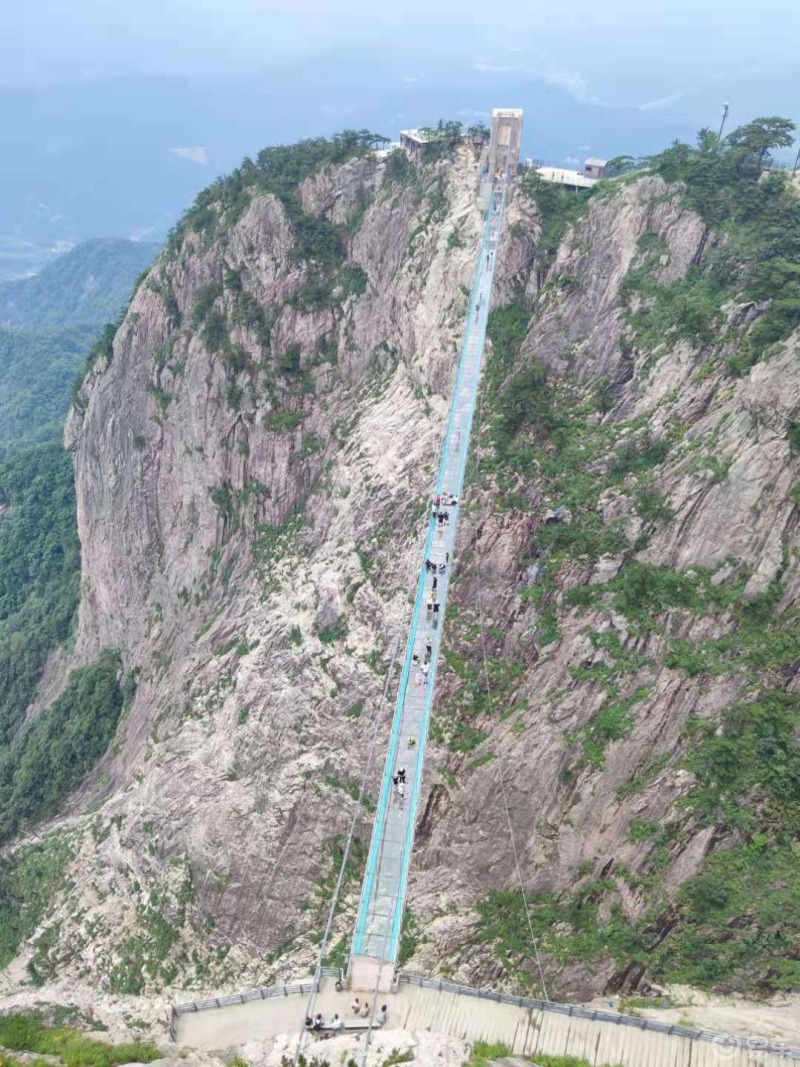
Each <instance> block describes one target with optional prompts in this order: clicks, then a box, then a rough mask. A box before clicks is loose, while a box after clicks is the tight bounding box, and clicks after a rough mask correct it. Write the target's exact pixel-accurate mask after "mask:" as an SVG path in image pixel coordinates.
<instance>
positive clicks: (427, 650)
mask: <svg viewBox="0 0 800 1067" xmlns="http://www.w3.org/2000/svg"><path fill="white" fill-rule="evenodd" d="M432 654H433V645H432V644H431V639H430V638H428V640H427V641H426V642H425V655H426V656H427V657H428V659H430V658H431V656H432Z"/></svg>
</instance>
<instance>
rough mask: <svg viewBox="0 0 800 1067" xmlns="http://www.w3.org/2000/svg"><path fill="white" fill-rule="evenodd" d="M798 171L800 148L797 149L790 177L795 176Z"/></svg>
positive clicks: (799, 166) (799, 167)
mask: <svg viewBox="0 0 800 1067" xmlns="http://www.w3.org/2000/svg"><path fill="white" fill-rule="evenodd" d="M799 169H800V148H798V149H797V155H796V156H795V157H794V166H793V167H792V177H794V176H795V174H797V171H798V170H799Z"/></svg>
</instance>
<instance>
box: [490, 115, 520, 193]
mask: <svg viewBox="0 0 800 1067" xmlns="http://www.w3.org/2000/svg"><path fill="white" fill-rule="evenodd" d="M522 116H523V112H522V108H517V107H496V108H495V109H494V111H493V112H492V135H491V139H490V141H489V178H490V180H491V181H493V182H495V181H510V180H511V179H512V178H514V177H516V174H517V167H518V166H519V146H520V142H521V140H522Z"/></svg>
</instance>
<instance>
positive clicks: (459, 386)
mask: <svg viewBox="0 0 800 1067" xmlns="http://www.w3.org/2000/svg"><path fill="white" fill-rule="evenodd" d="M504 205H505V198H504V197H503V196H501V194H499V193H498V194H496V195H495V197H494V198H493V199H492V201H491V202H490V204H489V210H488V214H487V219H486V227H485V230H484V236H483V241H482V244H481V250H480V255H479V259H478V268H477V272H476V277H475V284H474V286H473V290H472V294H471V298H470V306H469V311H468V314H467V325H466V330H465V335H464V344H463V347H462V351H461V358H460V360H459V366H458V375H457V378H456V384H455V388H454V390H453V400H452V405H451V409H450V418H449V421H448V425H447V431H446V434H445V438H444V444H443V448H442V457H441V463H440V467H439V478H438V481H437V483H436V494H435V499H440V498H441V501H442V503H441V505H440V507H439V509H438V512H439V513H438V515H437V513H436V508H435V507H434V506H433V502H432V510H431V511H430V512H429V517H428V525H427V529H426V530H425V551H424V555H423V559H424V560H428V561H430V562H431V564H432V565H433V570H430V569H428V568H426V567H425V566H424V565H423V566H422V569H421V572H420V576H419V582H418V586H417V596H416V600H415V603H414V613H413V616H412V620H411V629H410V633H409V639H408V646H407V649H406V657H405V662H404V666H403V673H402V676H401V679H400V688H399V692H398V697H397V705H396V709H395V714H394V721H393V727H392V736H391V740H390V743H389V752H388V756H387V760H386V767H385V770H384V775H383V783H382V787H381V794H380V799H379V802H378V808H377V812H376V816H375V824H374V827H373V835H372V843H371V846H370V852H369V857H368V860H367V867H366V872H365V875H364V884H363V888H362V896H361V905H360V909H359V913H358V919H357V922H356V928H355V934H354V938H353V949H352V956H353V959H354V960H355V958H356V957H370V958H372V959H376V960H379V961H380V962H381V963H382V964H386V963H394V962H396V960H397V952H398V946H399V942H400V929H401V925H402V918H403V908H404V903H405V895H406V887H407V884H408V869H409V863H410V861H411V850H412V847H413V844H414V827H415V825H416V816H417V807H418V804H419V795H420V786H421V782H422V771H423V763H424V758H425V745H426V740H427V736H428V726H429V723H430V717H431V708H432V704H433V691H434V685H435V682H436V668H437V664H438V662H439V648H440V643H441V637H442V625H443V622H444V616H445V609H446V606H447V590H448V587H449V584H450V574H451V569H452V564H453V554H454V546H455V539H456V529H457V527H458V515H459V510H460V504H454V505H449V504H448V503H447V501H448V500H449V499H450V498H451V497H455V498H457V499H459V500H460V496H461V491H462V488H463V483H464V471H465V469H466V464H467V455H468V453H469V442H470V431H471V429H472V417H473V412H474V410H475V402H476V399H477V395H478V382H479V379H480V372H481V362H482V358H483V349H484V344H485V340H486V322H487V318H488V314H489V303H490V298H491V291H492V280H493V276H494V266H495V254H496V249H497V242H498V238H499V235H500V229H501V226H502V219H503V209H504ZM434 583H435V589H434ZM401 768H402V769H404V770H405V772H406V781H405V785H404V786H400V787H398V786H396V785H395V784H394V783H393V778H394V776H395V775H396V774H397V771H398V770H400V769H401Z"/></svg>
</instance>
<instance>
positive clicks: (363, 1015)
mask: <svg viewBox="0 0 800 1067" xmlns="http://www.w3.org/2000/svg"><path fill="white" fill-rule="evenodd" d="M368 1015H369V1004H368V1003H367V1002H366V1000H365V1001H364V1007H363V1008H362V1009H361V1018H362V1019H366V1017H367V1016H368Z"/></svg>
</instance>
